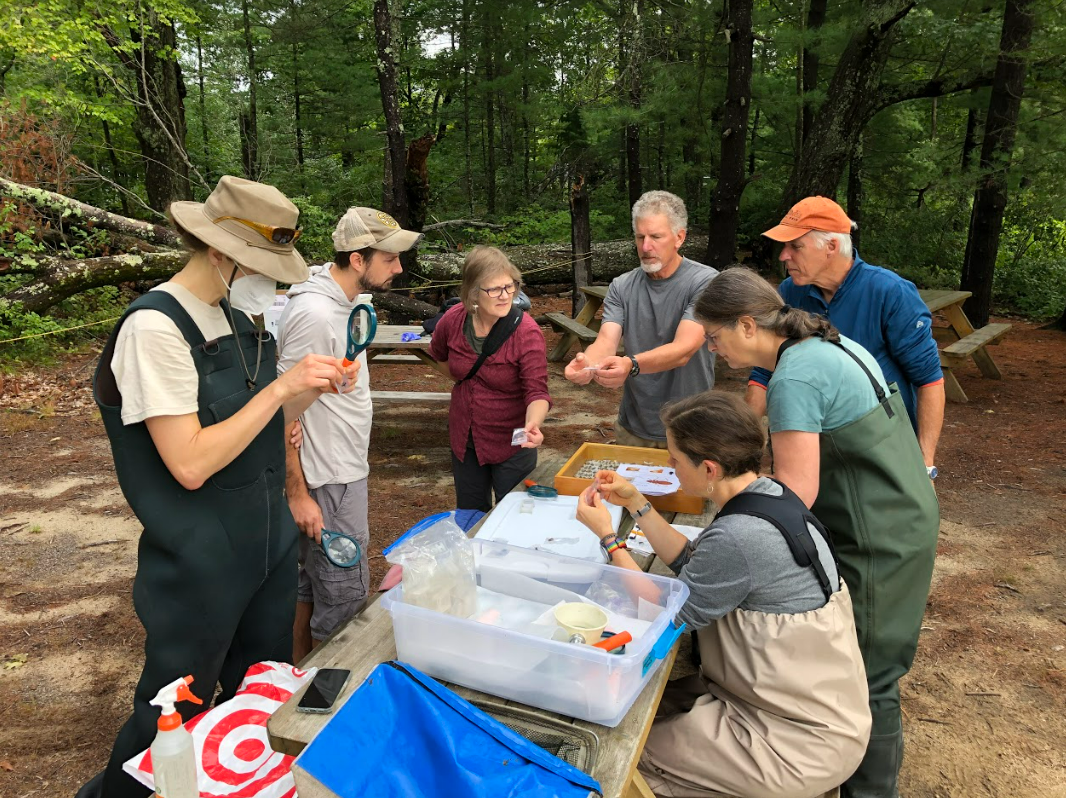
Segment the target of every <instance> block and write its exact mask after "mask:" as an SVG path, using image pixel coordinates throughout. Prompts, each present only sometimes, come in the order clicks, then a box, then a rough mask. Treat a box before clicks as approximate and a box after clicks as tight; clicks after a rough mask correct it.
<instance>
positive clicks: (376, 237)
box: [333, 208, 422, 252]
mask: <svg viewBox="0 0 1066 798" xmlns="http://www.w3.org/2000/svg"><path fill="white" fill-rule="evenodd" d="M421 240H422V234H421V233H415V232H413V231H411V230H404V229H403V228H402V227H400V225H399V223H398V222H397V221H396V220H395V219H393V218H392V217H391V216H389V215H388V214H387V213H385V211H378V210H375V209H374V208H349V209H348V211H347V212H346V213H345V214H344V216H342V217H341V220H340V221H339V222H337V228H336V229H335V230H334V231H333V249H334V250H336V251H337V252H355V251H356V250H360V249H365V248H366V247H373V248H374V249H380V250H381V251H382V252H406V251H407V250H409V249H411V247H413V246H415V245H416V244H417V243H418V242H419V241H421Z"/></svg>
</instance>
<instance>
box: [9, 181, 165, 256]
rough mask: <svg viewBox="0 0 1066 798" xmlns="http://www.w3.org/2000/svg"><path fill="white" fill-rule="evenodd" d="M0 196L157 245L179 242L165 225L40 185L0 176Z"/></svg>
mask: <svg viewBox="0 0 1066 798" xmlns="http://www.w3.org/2000/svg"><path fill="white" fill-rule="evenodd" d="M0 197H11V198H12V199H15V200H18V201H20V202H25V203H28V204H29V205H32V206H33V207H35V208H37V209H38V210H41V211H43V212H45V213H48V214H50V215H57V216H60V217H63V218H65V219H66V220H67V221H69V222H80V223H83V224H84V225H85V227H86V228H88V229H92V228H94V227H99V228H103V229H104V230H110V231H112V232H114V233H121V234H122V235H127V236H133V237H134V238H140V239H143V240H144V241H147V242H149V243H151V244H157V245H159V246H167V247H176V246H181V239H180V238H179V236H178V234H177V233H175V232H174V231H173V230H172V229H170V228H169V227H166V226H165V225H160V224H151V223H149V222H142V221H140V220H139V219H131V218H129V217H128V216H120V215H119V214H117V213H109V212H108V211H105V210H103V209H102V208H97V207H95V206H93V205H87V204H86V203H84V202H79V201H78V200H76V199H71V198H70V197H65V196H63V195H62V194H56V193H55V192H54V191H46V190H45V189H43V188H34V187H33V186H26V185H23V184H22V183H15V182H13V181H11V180H5V179H3V178H0Z"/></svg>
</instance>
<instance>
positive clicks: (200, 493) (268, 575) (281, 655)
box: [93, 291, 297, 798]
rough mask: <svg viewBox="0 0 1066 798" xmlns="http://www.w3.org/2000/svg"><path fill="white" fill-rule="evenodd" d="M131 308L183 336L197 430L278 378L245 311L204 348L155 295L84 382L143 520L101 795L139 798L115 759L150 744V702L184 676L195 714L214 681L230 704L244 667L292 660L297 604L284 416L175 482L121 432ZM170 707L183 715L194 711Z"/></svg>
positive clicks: (151, 448) (134, 436)
mask: <svg viewBox="0 0 1066 798" xmlns="http://www.w3.org/2000/svg"><path fill="white" fill-rule="evenodd" d="M142 309H152V310H158V311H161V312H163V313H165V314H166V315H167V316H169V317H170V318H171V319H172V320H173V321H174V322H175V324H177V326H178V329H179V330H181V333H182V335H183V336H184V337H185V340H186V341H188V343H189V347H190V351H191V353H192V357H193V362H194V363H195V365H196V371H197V374H198V375H199V393H198V397H197V400H198V403H199V411H198V416H199V420H200V424H201V426H203V427H207V426H210V425H212V424H217V423H219V422H221V421H224V420H225V419H227V418H229V417H230V416H232V415H233V414H234V413H236V412H237V411H238V410H240V409H241V408H242V407H244V406H245V405H246V404H247V403H248V402H249V400H251V398H252V397H253V396H254V395H255V393H256V392H258V391H261V390H263V388H264V387H266V386H267V385H269V384H270V383H271V382H272V381H273V380H274V379H275V378H276V376H277V369H276V365H275V345H274V339H273V337H272V336H270V335H269V334H268V333H260V332H259V331H257V330H256V329H255V327H254V326H253V325H252V323H251V322H250V321H249V320H248V318H247V317H246V316H245V315H244V314H243V313H239V312H238V313H233V314H232V316H231V319H232V323H233V324H235V326H236V334H235V335H227V336H225V337H223V338H219V339H217V340H214V341H205V340H204V337H203V335H202V334H201V332H200V330H199V328H198V327H197V326H196V324H195V322H193V320H192V319H191V318H190V317H189V315H188V313H186V311H185V310H184V309H183V308H182V307H181V305H180V304H179V303H178V301H177V300H176V299H174V298H173V297H172V296H171V295H170V294H167V293H164V292H162V291H152V292H150V293H148V294H145V295H144V296H142V297H140V298H139V299H137V300H136V301H135V302H133V303H132V304H131V305H130V307H129V309H128V310H127V311H126V313H125V315H124V316H123V317H122V320H120V321H119V323H118V325H116V327H115V330H114V332H113V333H112V334H111V338H110V340H109V341H108V343H107V347H106V348H105V349H104V353H103V355H102V356H101V358H100V363H99V365H98V366H97V369H96V374H95V376H94V378H93V389H94V393H95V396H96V402H97V404H98V405H99V407H100V413H101V415H102V417H103V421H104V427H105V428H106V430H107V436H108V438H109V440H110V442H111V450H112V452H113V454H114V458H115V471H116V474H117V476H118V482H119V485H120V486H121V488H122V493H123V495H125V497H126V500H127V501H128V502H129V504H130V507H131V508H132V509H133V511H134V513H136V515H137V518H138V520H139V521H140V522H141V523H142V524H143V525H144V532H143V533H142V534H141V538H140V541H139V544H138V548H137V575H136V577H135V578H134V582H133V604H134V608H135V609H136V611H137V615H138V617H139V618H140V619H141V622H142V623H143V624H144V628H145V632H146V633H147V639H146V641H145V663H144V670H143V671H142V673H141V678H140V681H139V682H138V683H137V688H136V691H135V694H134V710H133V715H132V716H131V717H130V719H129V720H128V721H127V722H126V724H125V725H124V726H123V727H122V730H121V731H120V732H119V735H118V739H117V740H116V741H115V746H114V749H113V750H112V753H111V761H110V763H109V764H108V767H107V771H106V773H105V776H104V782H103V796H104V798H125V796H131V797H132V796H138V798H139V797H140V796H144V795H147V790H145V788H144V787H142V786H141V785H140V784H138V783H137V782H135V781H134V780H133V779H132V778H131V777H130V776H128V775H126V774H125V773H123V772H122V763H123V762H124V761H125V760H126V759H128V758H129V757H131V756H134V755H135V754H137V753H139V752H140V751H142V750H144V749H145V748H147V747H148V746H149V745H150V744H151V742H152V739H153V737H154V736H155V727H156V720H157V719H158V717H159V711H158V710H157V709H155V708H154V707H151V706H149V704H148V701H149V700H150V699H151V698H152V697H153V696H154V695H155V693H156V692H157V691H158V690H159V688H161V687H162V686H164V685H165V684H167V683H168V682H170V681H173V680H174V679H177V678H179V677H181V676H185V675H187V674H192V675H193V677H194V678H195V682H194V684H193V691H194V692H195V693H196V694H197V696H199V697H200V698H202V699H203V700H204V704H205V707H206V705H207V704H209V703H210V701H211V697H212V695H213V694H214V690H215V684H216V683H220V684H221V687H222V691H221V694H220V695H219V697H218V700H219V701H224V700H226V699H228V698H230V697H231V696H232V695H233V694H234V693H235V692H236V689H237V687H238V685H239V684H240V681H241V679H242V678H243V677H244V673H245V671H246V670H247V669H248V667H249V666H250V665H252V664H254V663H256V662H259V661H260V660H279V661H282V662H287V661H288V660H289V658H290V657H291V656H292V625H293V615H294V612H295V607H296V541H297V532H296V525H295V523H294V522H293V520H292V515H291V514H290V512H289V508H288V504H287V503H286V501H285V498H284V484H285V450H284V437H285V432H284V416H283V414H282V412H281V411H280V410H279V411H278V413H277V414H275V416H274V417H273V418H272V419H271V420H270V422H269V423H268V424H267V425H266V427H265V428H264V429H263V430H262V432H260V433H259V435H258V436H256V438H255V439H254V440H253V441H252V442H251V444H249V445H248V447H247V448H246V449H245V450H244V451H243V452H242V453H241V454H240V455H238V456H237V457H236V459H234V460H233V462H231V463H230V464H229V465H227V466H226V467H225V468H223V469H221V470H220V471H218V472H217V473H216V474H214V475H213V476H212V477H210V478H209V479H208V480H207V481H206V482H205V483H204V484H203V486H202V487H200V488H198V489H196V490H187V489H186V488H183V487H182V486H181V484H180V483H179V482H178V481H177V480H176V479H175V478H174V477H173V476H172V475H171V473H170V471H169V470H168V469H167V467H166V465H165V464H164V463H163V460H162V458H161V457H160V456H159V452H158V451H157V450H156V448H155V445H154V444H153V443H152V438H151V436H150V435H149V433H148V428H147V426H146V425H145V424H144V423H143V422H141V423H137V424H130V425H128V426H127V425H123V423H122V419H121V409H122V407H121V402H122V399H121V396H120V395H119V393H118V389H117V386H116V385H115V378H114V374H113V372H112V371H111V359H112V356H113V354H114V348H115V340H116V338H117V335H118V331H119V328H120V327H121V326H122V323H123V322H124V321H125V320H126V318H128V317H129V315H130V314H131V313H133V312H135V311H138V310H142ZM224 309H225V310H226V311H227V312H229V308H228V307H225V306H224ZM238 346H240V351H238ZM257 371H258V374H257V373H256V372H257ZM188 706H189V707H192V705H191V704H190V705H188ZM179 711H182V713H183V715H184V716H185V717H186V719H188V717H191V715H192V714H195V713H196V712H199V711H200V709H198V708H195V707H193V708H192V709H185V708H184V707H179Z"/></svg>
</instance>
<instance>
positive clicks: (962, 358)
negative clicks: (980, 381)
mask: <svg viewBox="0 0 1066 798" xmlns="http://www.w3.org/2000/svg"><path fill="white" fill-rule="evenodd" d="M1010 328H1011V325H1010V324H1003V323H999V324H986V325H985V326H984V327H981V328H980V329H977V330H974V331H973V332H972V333H970V334H969V335H965V336H963V337H962V338H959V340H957V341H955V342H954V343H953V344H950V345H948V346H945V347H944V348H943V349H941V350H940V367H941V368H942V369H943V371H944V389H945V391H946V393H947V394H948V397H947V398H948V399H951V400H952V401H953V402H968V401H969V398H968V397H967V396H966V392H965V391H963V390H962V386H961V385H959V381H958V380H957V379H956V378H955V375H954V373H953V372H952V371H951V370H952V368H954V367H955V366H961V365H962V364H963V363H965V362H966V359H967V358H969V357H972V358H973V359H974V362H975V363H976V364H977V368H979V369H980V370H981V373H982V374H984V375H985V376H986V377H989V378H990V379H993V380H1000V379H1003V374H1002V373H1001V372H1000V370H999V366H997V365H996V362H995V361H994V360H992V358H991V356H989V354H988V353H987V352H985V351H984V349H985V347H986V346H989V345H991V344H996V343H999V339H1000V338H1002V337H1003V336H1004V335H1006V334H1007V332H1008V331H1009V330H1010Z"/></svg>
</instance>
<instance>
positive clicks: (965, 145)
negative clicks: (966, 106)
mask: <svg viewBox="0 0 1066 798" xmlns="http://www.w3.org/2000/svg"><path fill="white" fill-rule="evenodd" d="M976 99H977V89H974V90H973V91H971V92H970V102H971V103H973V104H972V105H971V106H970V110H969V111H968V112H967V113H966V135H965V136H964V137H963V140H962V171H964V172H968V171H970V162H971V161H972V160H973V151H974V150H976V149H977V105H976Z"/></svg>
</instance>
